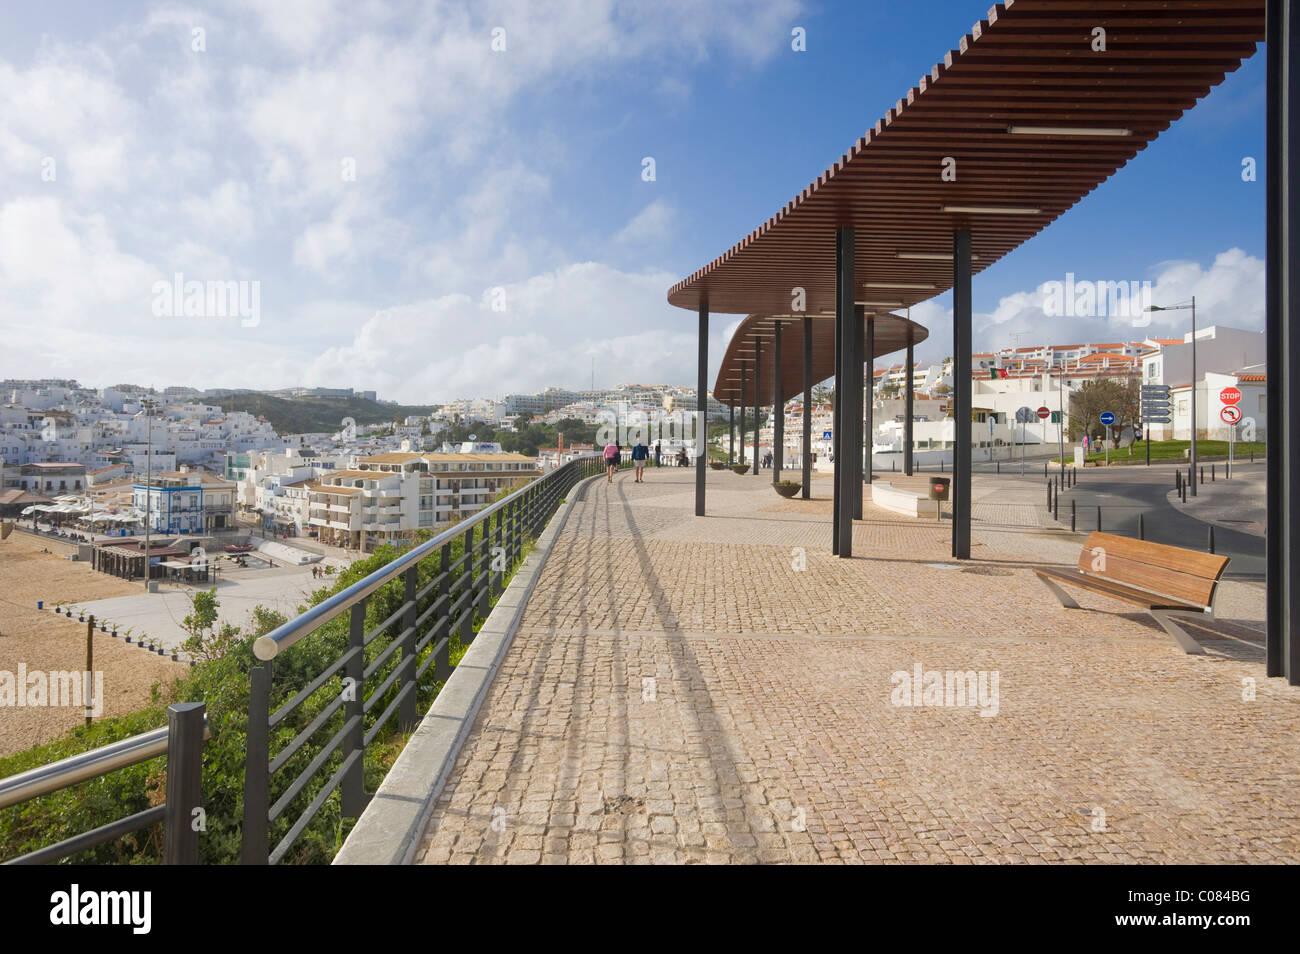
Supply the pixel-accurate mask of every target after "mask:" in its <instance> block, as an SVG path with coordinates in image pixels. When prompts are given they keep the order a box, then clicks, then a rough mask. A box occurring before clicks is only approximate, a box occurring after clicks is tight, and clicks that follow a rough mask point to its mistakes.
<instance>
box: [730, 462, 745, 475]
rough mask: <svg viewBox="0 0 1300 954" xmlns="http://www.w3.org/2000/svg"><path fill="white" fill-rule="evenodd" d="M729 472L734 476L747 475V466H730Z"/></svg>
mask: <svg viewBox="0 0 1300 954" xmlns="http://www.w3.org/2000/svg"><path fill="white" fill-rule="evenodd" d="M731 472H732V473H734V474H740V475H741V476H744V475H745V474H748V473H749V464H732V465H731Z"/></svg>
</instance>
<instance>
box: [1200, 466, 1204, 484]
mask: <svg viewBox="0 0 1300 954" xmlns="http://www.w3.org/2000/svg"><path fill="white" fill-rule="evenodd" d="M1201 483H1205V465H1204V464H1202V465H1201Z"/></svg>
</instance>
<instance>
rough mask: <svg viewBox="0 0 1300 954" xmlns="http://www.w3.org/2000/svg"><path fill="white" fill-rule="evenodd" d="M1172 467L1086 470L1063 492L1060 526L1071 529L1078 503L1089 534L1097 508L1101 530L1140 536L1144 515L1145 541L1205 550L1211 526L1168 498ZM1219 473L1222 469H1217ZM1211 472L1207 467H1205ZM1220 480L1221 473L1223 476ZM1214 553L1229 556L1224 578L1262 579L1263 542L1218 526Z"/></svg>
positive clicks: (1080, 525)
mask: <svg viewBox="0 0 1300 954" xmlns="http://www.w3.org/2000/svg"><path fill="white" fill-rule="evenodd" d="M1175 469H1176V468H1175V467H1174V466H1172V465H1167V464H1166V465H1152V466H1151V467H1150V468H1147V467H1143V466H1135V467H1123V468H1113V469H1110V470H1104V469H1096V470H1093V469H1085V470H1084V471H1082V472H1081V473H1080V474H1079V481H1078V483H1077V484H1076V485H1075V486H1074V487H1072V488H1070V489H1069V490H1065V491H1063V492H1062V494H1061V503H1060V511H1059V514H1060V517H1061V523H1062V524H1064V525H1065V526H1067V527H1068V526H1069V516H1068V514H1069V506H1070V501H1071V500H1074V501H1075V505H1076V507H1077V511H1078V523H1077V528H1078V530H1079V531H1081V532H1088V531H1092V530H1095V529H1096V528H1097V507H1098V506H1099V505H1100V507H1101V520H1102V525H1101V529H1102V530H1105V531H1107V532H1110V533H1120V534H1124V535H1125V536H1137V527H1138V514H1139V513H1141V514H1142V515H1143V524H1144V527H1143V529H1144V532H1145V537H1146V539H1147V540H1151V541H1153V542H1155V543H1167V544H1170V545H1171V546H1176V547H1186V548H1187V549H1189V550H1205V549H1206V546H1207V543H1208V538H1209V528H1210V524H1208V523H1206V522H1205V521H1203V520H1198V519H1196V518H1195V517H1192V516H1189V515H1188V514H1186V513H1183V512H1181V511H1180V510H1178V509H1177V508H1175V507H1173V506H1172V505H1171V504H1170V503H1169V500H1168V497H1167V495H1168V494H1169V492H1170V491H1171V490H1172V489H1173V486H1174V471H1175ZM1219 469H1220V471H1221V469H1222V465H1221V464H1220V465H1219ZM1206 474H1207V475H1208V474H1209V467H1208V466H1207V467H1206ZM1219 476H1220V477H1222V473H1221V472H1220V474H1219ZM1214 552H1215V553H1221V554H1223V555H1225V556H1228V557H1231V558H1232V562H1231V563H1229V564H1228V569H1227V571H1226V573H1225V575H1226V576H1229V577H1232V578H1233V579H1246V580H1261V581H1262V580H1263V579H1264V538H1263V537H1261V536H1256V535H1255V534H1252V533H1243V532H1241V531H1239V530H1232V529H1228V528H1226V527H1223V526H1215V528H1214Z"/></svg>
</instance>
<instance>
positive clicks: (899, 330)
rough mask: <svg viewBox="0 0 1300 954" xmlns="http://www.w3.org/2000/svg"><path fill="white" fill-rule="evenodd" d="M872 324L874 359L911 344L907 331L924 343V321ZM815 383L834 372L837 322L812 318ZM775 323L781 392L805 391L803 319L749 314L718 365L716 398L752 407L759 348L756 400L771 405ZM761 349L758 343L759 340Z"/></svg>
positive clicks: (891, 319) (893, 319) (889, 318)
mask: <svg viewBox="0 0 1300 954" xmlns="http://www.w3.org/2000/svg"><path fill="white" fill-rule="evenodd" d="M871 320H872V322H874V326H875V331H874V342H875V347H874V348H873V349H872V351H873V354H872V355H871V357H873V358H878V357H880V356H881V355H885V354H891V353H893V352H895V351H898V350H900V349H902V348H905V347H907V339H908V336H909V334H910V335H911V337H912V343H913V344H919V343H920V342H922V341H924V340H925V339H926V338H927V337H928V336H929V334H930V333H929V332H928V331H927V330H926V329H925V328H924V327H923V326H921V325H918V324H917V323H916V322H914V321H910V320H908V319H907V318H903V317H902V316H900V315H890V314H881V315H875V316H872V317H871ZM811 321H812V323H813V325H812V332H813V343H812V381H814V382H817V381H824V380H825V379H826V378H829V377H830V376H831V375H832V374H834V373H835V320H834V319H833V318H812V319H811ZM777 324H781V325H782V326H783V327H784V330H783V331H782V333H781V394H782V396H783V398H786V399H788V398H791V397H793V396H794V395H795V394H797V393H799V392H800V391H802V390H803V319H802V318H793V319H791V318H766V317H762V316H759V315H750V316H749V317H748V318H746V319H745V320H744V321H742V322H741V323H740V327H739V328H737V329H736V333H735V334H734V335H732V336H731V341H730V342H728V343H727V350H726V352H725V353H724V354H723V356H722V365H721V367H719V368H718V379H717V382H716V383H715V384H714V385H713V396H714V397H715V398H716V399H717V400H719V401H721V402H722V403H723V404H726V405H728V406H730V407H740V406H741V405H742V404H744V405H750V404H753V402H754V358H755V352H757V357H758V365H759V370H760V372H761V373H760V375H759V386H760V388H761V390H760V391H759V394H758V403H759V404H760V405H763V406H766V405H769V404H771V403H772V375H773V374H774V373H775V371H776V349H775V348H774V347H773V339H774V338H775V336H776V328H775V326H776V325H777ZM756 341H757V342H758V347H757V348H756V347H755V342H756ZM742 365H743V366H744V368H745V372H744V373H745V375H746V379H745V390H744V393H743V394H742V393H741V390H740V384H741V380H740V379H741V366H742Z"/></svg>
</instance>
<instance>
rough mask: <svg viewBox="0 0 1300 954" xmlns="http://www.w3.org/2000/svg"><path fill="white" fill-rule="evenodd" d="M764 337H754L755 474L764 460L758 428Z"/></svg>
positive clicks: (755, 474)
mask: <svg viewBox="0 0 1300 954" xmlns="http://www.w3.org/2000/svg"><path fill="white" fill-rule="evenodd" d="M762 381H763V339H762V338H758V337H755V338H754V476H755V477H757V476H758V472H759V469H760V468H761V467H762V466H763V462H762V461H761V460H759V457H758V430H759V428H760V427H762V415H761V414H760V413H759V408H761V407H762V406H763V405H762V404H760V403H759V402H760V401H761V400H762V398H761V397H760V396H759V395H761V394H762V393H763V392H762V390H761V388H762V387H763V384H762Z"/></svg>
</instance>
